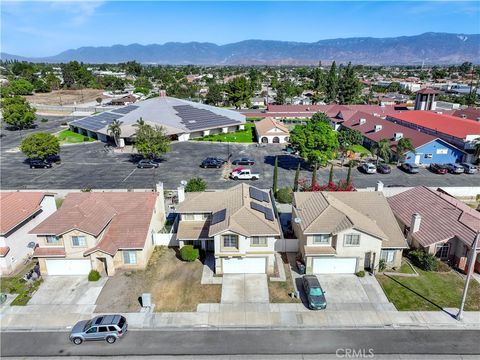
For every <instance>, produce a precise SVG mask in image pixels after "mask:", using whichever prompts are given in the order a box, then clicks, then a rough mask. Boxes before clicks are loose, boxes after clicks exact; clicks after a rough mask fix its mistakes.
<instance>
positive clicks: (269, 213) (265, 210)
mask: <svg viewBox="0 0 480 360" xmlns="http://www.w3.org/2000/svg"><path fill="white" fill-rule="evenodd" d="M250 207H251V208H252V209H254V210H257V211H259V212H261V213H263V215H264V216H265V219H267V220H270V221H273V211H272V209H270V208H267V207H265V206H263V205H260V204H257V203H256V202H253V201H250Z"/></svg>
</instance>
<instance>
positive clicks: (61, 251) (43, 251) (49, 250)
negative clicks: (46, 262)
mask: <svg viewBox="0 0 480 360" xmlns="http://www.w3.org/2000/svg"><path fill="white" fill-rule="evenodd" d="M33 256H34V257H65V256H66V253H65V248H63V247H49V246H45V247H37V248H35V251H34V252H33Z"/></svg>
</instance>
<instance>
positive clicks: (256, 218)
mask: <svg viewBox="0 0 480 360" xmlns="http://www.w3.org/2000/svg"><path fill="white" fill-rule="evenodd" d="M250 188H254V187H253V186H250V185H247V184H245V183H241V184H239V185H236V186H234V187H232V188H230V189H227V190H223V191H205V192H196V193H186V194H185V200H184V201H183V202H181V203H180V204H179V205H178V206H177V212H178V213H201V212H205V213H212V214H213V213H215V212H218V211H222V210H224V209H225V212H226V213H225V218H224V220H223V221H219V222H217V223H213V221H212V223H211V224H210V225H209V230H208V236H209V237H212V236H215V235H216V234H219V233H221V232H224V231H227V230H229V231H233V232H236V233H238V234H241V235H244V236H256V235H274V236H279V235H280V225H279V223H278V220H277V219H276V217H275V216H274V219H273V221H271V220H267V219H266V218H265V215H264V214H263V213H262V212H260V211H257V210H255V209H252V208H251V203H255V204H258V205H261V206H264V207H266V208H268V209H270V210H271V211H272V212H273V207H272V200H271V199H270V195H268V197H269V202H268V203H267V202H264V201H257V200H255V199H252V198H251V197H250ZM255 189H256V188H255Z"/></svg>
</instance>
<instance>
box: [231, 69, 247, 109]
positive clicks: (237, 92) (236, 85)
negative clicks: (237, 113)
mask: <svg viewBox="0 0 480 360" xmlns="http://www.w3.org/2000/svg"><path fill="white" fill-rule="evenodd" d="M227 95H228V101H230V103H232V104H233V105H234V106H235V108H236V109H241V108H242V106H243V105H246V106H247V107H250V99H251V97H252V96H253V92H252V89H251V86H250V84H249V81H248V80H247V78H246V77H245V76H239V77H236V78H235V79H233V80H232V81H230V82H229V83H228V84H227Z"/></svg>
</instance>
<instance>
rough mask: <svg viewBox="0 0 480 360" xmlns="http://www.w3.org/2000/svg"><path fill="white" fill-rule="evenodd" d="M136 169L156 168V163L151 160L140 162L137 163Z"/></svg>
mask: <svg viewBox="0 0 480 360" xmlns="http://www.w3.org/2000/svg"><path fill="white" fill-rule="evenodd" d="M137 168H139V169H151V168H158V163H156V162H155V161H153V160H140V161H139V162H138V163H137Z"/></svg>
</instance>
